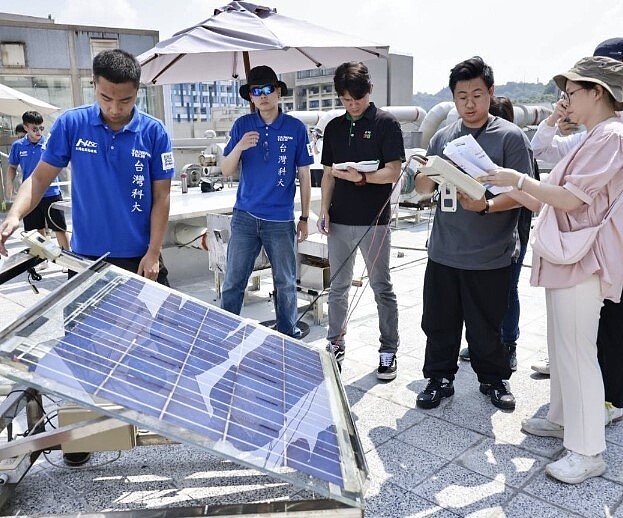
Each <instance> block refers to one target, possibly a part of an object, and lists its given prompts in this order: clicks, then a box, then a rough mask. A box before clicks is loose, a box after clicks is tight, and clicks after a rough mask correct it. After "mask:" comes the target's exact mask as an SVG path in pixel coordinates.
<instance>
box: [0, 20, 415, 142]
mask: <svg viewBox="0 0 623 518" xmlns="http://www.w3.org/2000/svg"><path fill="white" fill-rule="evenodd" d="M158 41H159V33H158V31H150V30H139V29H123V28H114V27H96V26H80V25H67V24H58V23H55V21H54V20H53V19H51V18H38V17H31V16H22V15H15V14H9V13H0V83H3V84H6V85H7V86H10V87H12V88H15V89H16V90H20V91H22V92H24V93H27V94H29V95H32V96H33V97H36V98H38V99H41V100H42V101H46V102H48V103H50V104H53V105H55V106H58V107H59V108H60V109H61V110H64V109H67V108H70V107H73V106H79V105H81V104H86V103H90V102H92V101H93V85H92V84H91V75H92V73H91V64H92V60H93V56H95V55H96V54H97V53H98V52H100V51H101V50H104V49H109V48H122V49H124V50H127V51H128V52H131V53H133V54H135V55H139V54H141V53H142V52H144V51H146V50H148V49H150V48H152V47H154V46H155V45H156V43H158ZM366 64H367V65H368V68H369V69H370V74H371V76H372V81H373V83H374V90H373V92H372V96H371V99H372V101H374V102H375V103H376V104H377V106H388V105H394V106H396V105H400V106H405V105H410V104H411V103H412V96H413V73H412V71H413V58H412V57H411V56H405V55H398V54H390V55H389V59H378V60H371V61H368V62H366ZM334 72H335V68H318V69H313V70H302V71H298V72H291V73H288V74H283V75H282V77H283V80H284V81H285V82H286V84H287V85H288V86H289V87H290V91H289V92H288V93H287V95H285V96H284V97H283V98H282V103H281V106H282V108H283V110H284V111H293V110H295V111H328V110H332V109H335V108H340V107H341V105H340V101H339V99H338V97H337V96H336V94H335V91H334V89H333V74H334ZM240 84H241V82H240V81H239V80H236V81H233V80H223V81H210V82H201V83H190V84H175V85H164V86H143V87H141V89H140V91H139V99H138V102H139V106H140V107H141V109H143V110H145V111H147V112H148V113H151V114H152V115H154V116H156V117H158V118H160V119H162V120H163V121H164V122H165V123H166V125H167V126H168V128H169V130H170V132H171V134H172V136H173V137H179V138H186V137H201V136H203V135H204V132H205V131H206V130H208V129H211V130H214V131H215V133H216V134H218V135H225V134H226V133H227V132H228V131H229V128H230V127H231V124H232V123H233V121H234V120H236V119H237V118H238V117H239V116H240V115H241V114H242V113H246V112H248V110H249V105H248V103H247V102H246V101H245V100H244V99H242V98H241V97H240V95H239V93H238V88H239V86H240ZM53 118H54V114H53V115H52V116H51V117H50V119H53ZM17 122H19V121H16V120H12V119H11V118H9V117H6V116H5V117H3V116H2V115H1V114H0V151H4V149H3V146H2V144H3V139H2V134H5V135H10V134H11V133H12V128H13V127H14V126H15V124H16V123H17ZM50 123H51V120H49V121H46V125H48V126H49V125H50ZM9 144H10V142H9Z"/></svg>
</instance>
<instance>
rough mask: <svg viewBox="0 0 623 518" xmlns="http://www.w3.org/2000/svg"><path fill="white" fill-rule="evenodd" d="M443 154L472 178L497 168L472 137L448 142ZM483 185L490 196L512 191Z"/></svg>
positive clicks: (468, 136) (466, 136)
mask: <svg viewBox="0 0 623 518" xmlns="http://www.w3.org/2000/svg"><path fill="white" fill-rule="evenodd" d="M443 154H444V155H445V156H447V157H448V158H449V159H450V160H452V161H453V162H454V163H455V164H456V165H457V166H458V167H460V168H461V169H462V170H463V171H465V172H466V173H467V174H468V175H470V176H471V177H472V178H478V177H479V176H483V175H486V174H487V172H488V171H491V170H492V169H497V167H498V166H497V165H496V164H495V163H494V162H493V161H492V160H491V159H490V158H489V156H488V155H487V153H485V151H484V149H482V147H480V144H478V142H477V141H476V139H475V138H474V137H473V135H464V136H462V137H459V138H457V139H454V140H452V141H450V142H448V143H447V144H446V147H445V148H444V150H443ZM483 185H484V187H485V188H486V189H488V190H489V192H491V194H500V193H503V192H508V191H510V190H512V187H498V186H495V185H491V184H483Z"/></svg>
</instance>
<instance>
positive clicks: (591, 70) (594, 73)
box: [554, 56, 623, 111]
mask: <svg viewBox="0 0 623 518" xmlns="http://www.w3.org/2000/svg"><path fill="white" fill-rule="evenodd" d="M567 80H569V81H576V82H577V81H588V82H591V83H596V84H598V85H601V86H603V87H604V88H605V89H606V90H608V92H610V94H612V97H614V100H615V101H616V102H615V110H616V111H621V110H623V63H622V62H621V61H618V60H616V59H613V58H608V57H605V56H591V57H589V58H582V59H581V60H580V61H578V62H577V63H576V64H575V65H573V67H572V68H571V69H570V70H569V71H568V72H564V73H562V74H558V75H556V76H554V82H555V83H556V85H557V86H558V88H560V89H561V90H564V89H565V86H566V83H567Z"/></svg>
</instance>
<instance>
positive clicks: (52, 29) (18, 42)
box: [0, 13, 164, 133]
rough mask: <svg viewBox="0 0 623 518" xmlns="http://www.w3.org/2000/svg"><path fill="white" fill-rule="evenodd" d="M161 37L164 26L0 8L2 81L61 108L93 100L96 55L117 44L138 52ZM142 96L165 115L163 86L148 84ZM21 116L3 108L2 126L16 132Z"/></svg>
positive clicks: (152, 108) (150, 108)
mask: <svg viewBox="0 0 623 518" xmlns="http://www.w3.org/2000/svg"><path fill="white" fill-rule="evenodd" d="M158 40H159V33H158V31H148V30H137V29H121V28H111V27H95V26H81V25H66V24H58V23H55V22H54V20H53V19H51V18H37V17H32V16H21V15H15V14H9V13H0V83H2V84H5V85H7V86H10V87H11V88H15V89H16V90H19V91H22V92H24V93H27V94H29V95H32V96H33V97H36V98H37V99H40V100H42V101H46V102H48V103H50V104H53V105H55V106H58V107H59V108H60V109H61V110H64V109H67V108H71V107H73V106H79V105H81V104H87V103H90V102H92V101H93V85H92V84H91V79H92V68H91V67H92V61H93V56H95V55H96V54H97V53H98V52H100V51H102V50H105V49H111V48H122V49H124V50H127V51H128V52H131V53H133V54H136V55H138V54H140V53H141V52H144V51H146V50H148V49H150V48H152V47H153V46H154V45H155V44H156V43H158ZM138 102H139V105H140V107H141V108H142V109H144V110H145V111H147V112H149V113H151V114H153V115H155V116H156V117H159V118H163V117H164V102H163V98H162V90H161V89H160V88H157V87H156V88H152V87H150V88H147V87H142V88H141V90H140V93H139V100H138ZM51 118H54V114H53V115H52V116H51ZM17 122H21V120H20V121H16V120H10V118H9V117H6V116H5V117H2V115H1V114H0V127H1V128H8V129H9V132H10V133H12V128H13V127H14V126H15V124H16V123H17ZM50 122H51V121H46V125H48V126H49V123H50Z"/></svg>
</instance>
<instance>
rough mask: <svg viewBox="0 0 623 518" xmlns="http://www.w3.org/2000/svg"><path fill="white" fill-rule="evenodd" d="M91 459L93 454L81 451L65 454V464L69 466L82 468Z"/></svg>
mask: <svg viewBox="0 0 623 518" xmlns="http://www.w3.org/2000/svg"><path fill="white" fill-rule="evenodd" d="M90 458H91V453H90V452H87V451H80V452H75V453H63V462H64V463H65V464H66V465H67V466H72V467H74V466H82V465H83V464H84V463H86V462H87V461H88V460H89V459H90Z"/></svg>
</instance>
